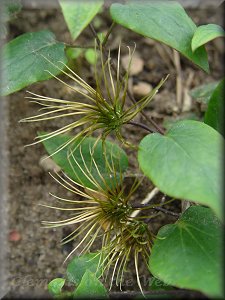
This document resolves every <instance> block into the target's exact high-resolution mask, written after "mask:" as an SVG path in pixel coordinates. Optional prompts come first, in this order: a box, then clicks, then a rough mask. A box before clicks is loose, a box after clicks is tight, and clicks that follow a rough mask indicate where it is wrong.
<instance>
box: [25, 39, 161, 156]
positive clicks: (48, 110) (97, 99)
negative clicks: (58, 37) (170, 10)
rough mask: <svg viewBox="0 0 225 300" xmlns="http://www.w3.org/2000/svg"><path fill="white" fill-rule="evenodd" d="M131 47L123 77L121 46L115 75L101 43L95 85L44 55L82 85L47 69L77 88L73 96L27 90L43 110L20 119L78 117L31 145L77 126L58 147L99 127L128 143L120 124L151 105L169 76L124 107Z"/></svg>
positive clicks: (62, 82) (102, 135)
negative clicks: (68, 138)
mask: <svg viewBox="0 0 225 300" xmlns="http://www.w3.org/2000/svg"><path fill="white" fill-rule="evenodd" d="M128 49H129V56H130V63H129V67H128V69H127V71H126V72H125V74H124V76H122V78H121V76H120V46H119V49H118V58H117V70H116V74H115V76H114V74H113V72H112V65H111V54H110V51H109V52H108V57H107V58H106V59H104V55H103V50H102V46H101V45H100V49H99V50H100V51H99V52H100V55H98V57H100V67H99V66H98V63H97V62H96V64H95V84H96V88H95V89H94V88H93V87H91V86H90V85H89V84H88V83H87V82H85V80H83V79H82V78H81V77H80V76H78V75H77V74H76V73H75V72H74V71H73V70H71V69H70V68H69V67H68V66H67V65H65V64H64V63H62V62H59V63H60V64H61V67H59V66H58V65H55V64H54V63H52V62H51V61H49V60H48V59H47V58H46V57H44V58H45V59H46V60H47V61H48V62H49V63H51V64H52V65H54V67H55V68H56V69H58V70H60V71H61V73H62V74H64V75H66V77H67V78H68V79H70V80H71V79H72V80H73V81H74V83H75V84H76V85H77V86H78V87H79V88H76V87H75V86H74V85H70V84H68V83H67V82H65V81H64V80H63V79H61V78H60V77H56V76H55V75H53V74H52V73H51V72H49V71H48V73H50V74H51V75H52V77H54V78H55V79H56V80H57V81H59V82H60V83H61V84H62V85H65V86H66V87H68V88H69V89H71V91H72V92H74V100H65V99H57V98H51V97H49V96H42V95H38V94H35V93H32V92H28V93H29V94H30V96H28V97H27V98H29V99H31V100H32V101H33V102H35V103H37V104H39V105H40V106H41V109H40V110H41V111H42V112H41V113H40V114H38V115H35V116H31V117H27V118H25V119H23V120H21V122H39V121H47V120H51V119H58V118H65V119H66V118H67V117H73V116H74V117H75V116H76V117H77V116H78V117H79V118H78V119H74V121H72V122H70V123H69V124H67V125H65V126H63V127H61V128H59V129H57V130H55V131H53V132H50V133H45V134H42V135H41V136H39V137H37V138H36V139H38V140H37V141H35V142H34V143H32V144H30V145H33V144H36V143H39V142H41V141H45V140H47V139H50V138H51V137H54V136H56V135H59V134H63V133H67V132H69V131H72V130H74V129H77V128H79V129H80V130H79V133H77V134H74V135H73V137H72V138H71V139H70V140H69V141H67V142H66V143H65V144H63V145H62V146H61V147H60V148H59V149H58V151H60V150H61V149H62V148H64V147H66V146H67V145H68V144H71V143H72V142H73V141H74V140H75V139H77V138H78V137H81V136H88V135H91V134H92V133H93V132H94V131H96V130H99V129H101V130H102V133H101V137H102V139H103V141H104V140H105V138H106V137H107V136H108V135H109V134H110V133H111V132H114V133H115V135H116V137H117V138H118V139H119V140H120V141H121V142H122V143H125V144H129V143H127V142H126V141H125V140H124V138H123V137H122V134H121V127H122V126H123V125H124V124H127V123H129V122H130V121H131V120H132V119H133V118H134V117H135V116H136V115H137V114H138V113H139V112H140V111H141V110H143V108H144V107H146V106H147V105H148V103H149V102H150V101H151V100H152V98H153V97H154V95H155V94H156V93H157V92H158V89H159V88H160V87H161V86H162V84H163V83H164V81H165V80H166V79H165V80H164V79H163V80H161V81H160V83H159V84H158V85H157V86H156V87H155V88H154V89H153V90H152V91H151V92H150V93H149V94H148V95H146V96H145V97H143V98H142V99H140V100H139V101H137V102H136V103H134V104H132V105H130V106H129V107H128V108H125V102H126V98H127V92H128V79H129V71H130V65H131V61H132V56H133V53H134V51H133V52H132V53H131V50H130V48H128ZM97 51H98V50H97V49H96V56H97ZM96 61H97V60H96ZM99 69H100V71H99ZM79 97H84V98H85V99H86V102H87V103H86V102H84V101H83V100H81V99H79ZM126 107H127V105H126Z"/></svg>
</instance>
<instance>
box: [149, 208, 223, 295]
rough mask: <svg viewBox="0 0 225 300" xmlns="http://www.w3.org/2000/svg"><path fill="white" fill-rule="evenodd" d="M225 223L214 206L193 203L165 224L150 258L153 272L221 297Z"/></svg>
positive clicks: (174, 281) (174, 284)
mask: <svg viewBox="0 0 225 300" xmlns="http://www.w3.org/2000/svg"><path fill="white" fill-rule="evenodd" d="M221 229H222V226H221V224H220V222H219V221H218V219H217V218H216V217H215V215H214V214H213V212H212V210H211V209H210V208H205V207H201V206H191V207H190V208H189V209H188V210H186V211H185V213H184V214H183V215H182V216H181V218H180V219H179V220H178V221H177V222H176V223H175V224H172V225H166V226H164V227H162V228H161V229H160V231H159V233H158V235H157V238H156V240H155V243H154V245H153V248H152V253H151V256H150V260H149V267H150V272H151V273H152V274H153V275H154V276H155V277H158V278H159V279H161V280H163V281H164V282H165V283H167V284H171V285H173V286H177V287H179V288H187V289H194V290H198V291H201V292H203V293H205V294H207V295H209V296H214V297H221V296H222V295H223V288H222V265H223V262H222V248H223V247H222V230H221Z"/></svg>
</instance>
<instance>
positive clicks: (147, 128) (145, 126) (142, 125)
mask: <svg viewBox="0 0 225 300" xmlns="http://www.w3.org/2000/svg"><path fill="white" fill-rule="evenodd" d="M127 124H129V125H134V126H137V127H141V128H143V129H145V130H147V131H149V132H151V133H153V132H155V131H154V130H152V129H150V128H149V127H148V126H147V125H145V124H142V123H138V122H134V121H130V122H128V123H127Z"/></svg>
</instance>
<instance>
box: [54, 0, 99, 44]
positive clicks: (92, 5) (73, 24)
mask: <svg viewBox="0 0 225 300" xmlns="http://www.w3.org/2000/svg"><path fill="white" fill-rule="evenodd" d="M59 3H60V5H61V8H62V12H63V16H64V18H65V21H66V23H67V26H68V28H69V31H70V33H71V36H72V38H73V39H74V40H75V39H76V38H77V37H78V36H79V34H80V33H81V31H82V30H83V29H84V28H85V27H86V26H87V25H88V24H89V23H90V22H91V20H92V19H93V18H94V16H95V15H96V14H97V13H98V11H99V10H100V8H101V7H102V5H103V3H104V1H103V0H95V1H67V0H60V1H59Z"/></svg>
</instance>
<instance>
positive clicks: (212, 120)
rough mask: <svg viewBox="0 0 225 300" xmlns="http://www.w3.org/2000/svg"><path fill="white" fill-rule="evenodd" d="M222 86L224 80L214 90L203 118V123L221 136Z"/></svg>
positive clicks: (222, 125) (222, 122)
mask: <svg viewBox="0 0 225 300" xmlns="http://www.w3.org/2000/svg"><path fill="white" fill-rule="evenodd" d="M224 84H225V80H222V81H221V82H220V83H219V84H218V86H217V87H216V89H215V90H214V92H213V94H212V96H211V97H210V100H209V104H208V109H207V111H206V113H205V117H204V122H205V123H206V124H208V125H209V126H211V127H213V128H214V129H216V130H217V131H219V132H220V133H221V134H222V133H224V115H223V113H224V100H225V99H224V95H225V94H224V92H225V89H224Z"/></svg>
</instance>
